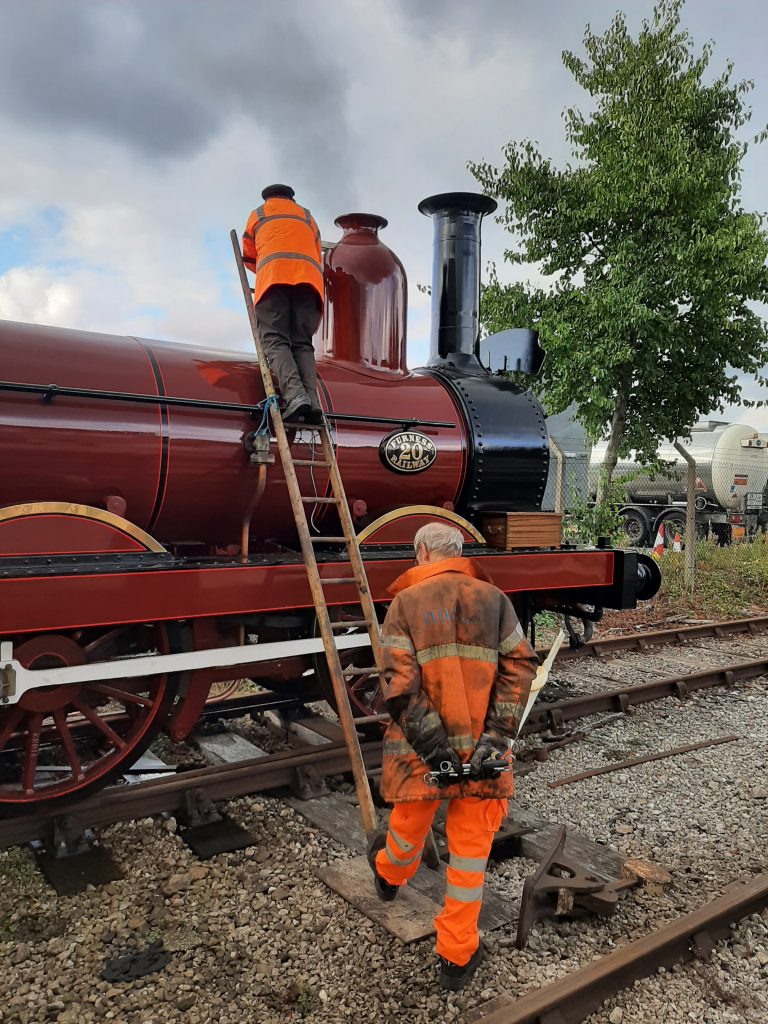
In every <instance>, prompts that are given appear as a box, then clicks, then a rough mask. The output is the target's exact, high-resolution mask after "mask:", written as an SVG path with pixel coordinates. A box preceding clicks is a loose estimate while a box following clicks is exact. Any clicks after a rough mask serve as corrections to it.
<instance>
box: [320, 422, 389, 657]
mask: <svg viewBox="0 0 768 1024" xmlns="http://www.w3.org/2000/svg"><path fill="white" fill-rule="evenodd" d="M321 438H322V442H323V455H324V458H325V460H326V462H327V463H328V464H329V476H330V481H331V489H332V491H333V494H334V495H335V497H336V498H337V499H338V500H337V508H338V512H339V520H340V522H341V529H342V533H343V534H344V537H345V539H346V541H347V549H348V551H349V562H350V568H351V569H352V572H353V574H354V576H355V580H356V586H357V592H358V595H359V597H360V604H361V607H362V610H363V618H364V619H368V621H369V622H370V626H368V635H369V637H370V640H371V650H372V653H373V660H374V664H375V665H376V668H377V669H378V670H379V672H381V669H382V658H381V629H380V627H379V621H378V618H377V616H376V608H375V606H374V603H373V598H372V597H371V590H370V587H369V585H368V577H367V575H366V572H365V564H364V562H363V556H362V554H361V553H360V545H359V544H358V542H357V535H356V533H355V526H354V523H353V522H352V515H351V513H350V511H349V504H348V502H347V495H346V492H345V491H344V483H343V481H342V479H341V473H340V472H339V466H338V463H337V462H336V459H335V457H334V452H333V442H332V441H331V438H330V434H329V431H328V429H327V428H325V429H323V430H322V431H321Z"/></svg>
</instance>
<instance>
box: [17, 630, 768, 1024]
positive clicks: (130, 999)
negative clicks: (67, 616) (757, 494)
mask: <svg viewBox="0 0 768 1024" xmlns="http://www.w3.org/2000/svg"><path fill="white" fill-rule="evenodd" d="M756 639H757V638H756ZM707 644H708V646H709V647H710V648H714V650H708V651H698V653H696V654H694V653H693V651H692V650H691V649H675V651H674V653H673V654H672V657H673V658H674V657H676V654H677V652H678V650H680V651H682V650H685V655H686V659H688V658H689V657H694V658H697V659H698V663H699V664H700V665H704V664H705V663H712V662H714V661H716V660H717V658H716V657H715V650H719V649H722V650H723V652H724V657H723V663H726V662H728V661H732V660H746V657H748V656H749V654H746V655H745V652H744V650H739V652H738V655H737V657H735V658H733V657H727V656H725V652H727V651H729V650H730V651H731V652H733V651H734V650H735V646H736V645H735V644H734V641H732V640H730V639H726V640H724V641H723V642H722V643H721V644H720V643H719V642H715V641H707ZM759 646H760V645H759V644H758V643H753V641H752V640H749V641H746V640H745V641H740V642H739V648H746V649H747V651H750V652H752V653H751V656H752V657H758V656H759V650H758V647H759ZM762 646H763V648H766V649H768V643H766V641H765V639H763V642H762ZM663 657H664V658H665V659H669V658H670V651H669V650H667V651H666V652H665V654H664V656H663ZM681 660H682V658H681ZM660 661H661V655H656V654H655V653H648V654H644V655H629V654H626V655H621V656H617V657H615V658H611V659H606V660H605V661H603V660H601V661H600V662H599V663H593V662H592V661H590V662H585V663H583V671H582V663H579V665H578V666H576V665H575V664H571V665H569V666H568V670H567V674H568V677H569V678H572V679H573V680H574V681H576V682H577V684H578V685H579V686H580V687H581V688H582V690H584V691H588V690H589V689H591V688H594V686H595V685H599V682H598V673H600V672H603V671H605V670H607V671H610V672H611V673H617V674H620V675H625V674H626V675H629V674H633V675H634V674H638V673H639V674H640V675H641V676H642V673H643V671H644V669H647V668H653V667H655V666H656V665H658V664H659V663H660ZM688 670H690V669H688ZM637 681H640V680H639V679H638V680H637ZM765 697H766V679H765V678H761V679H756V680H752V681H750V682H748V683H743V684H738V685H737V686H736V687H735V688H734V689H733V690H724V689H717V690H711V691H707V692H704V693H702V694H699V695H697V696H695V697H694V698H693V699H692V700H690V701H688V702H686V703H683V704H679V703H678V702H677V701H673V700H669V701H665V702H661V703H658V704H652V705H645V706H642V707H640V708H638V709H636V710H635V712H634V713H633V714H631V715H627V716H625V717H624V718H622V719H618V720H616V721H614V722H611V723H610V724H608V725H606V726H604V727H603V728H602V729H600V730H596V731H595V732H594V733H591V734H590V736H589V737H588V740H587V741H584V742H581V743H577V744H573V745H571V746H568V747H564V748H562V749H561V750H559V751H557V752H555V753H553V755H552V756H551V758H550V760H549V761H548V762H546V763H544V764H543V765H540V766H538V767H537V768H536V770H535V771H534V772H532V773H531V774H530V775H527V776H526V777H525V778H523V779H521V780H520V781H519V784H518V797H517V799H518V802H519V806H521V807H524V808H527V809H530V810H535V811H536V812H537V813H539V814H541V815H542V816H543V817H545V818H547V819H548V820H550V821H558V822H562V823H564V824H566V825H568V826H569V827H572V828H574V829H577V830H578V831H580V832H581V833H582V834H584V835H586V836H589V837H591V838H592V839H595V840H597V841H600V842H604V843H607V844H609V845H611V846H613V847H615V848H616V849H618V850H620V851H622V852H624V853H626V854H627V855H628V856H633V857H645V858H648V859H651V860H654V861H657V862H658V863H660V864H661V865H663V866H664V867H666V868H668V869H669V870H670V871H671V872H672V876H673V881H672V883H671V885H670V886H669V887H668V888H667V889H666V890H665V891H664V892H662V893H653V892H651V891H650V890H642V889H640V890H634V891H631V892H629V893H625V894H624V895H623V896H622V898H621V902H620V905H619V908H618V910H617V912H616V913H615V914H614V915H613V916H612V917H610V918H596V917H590V918H586V919H583V920H579V921H574V922H568V921H562V920H556V921H552V920H550V921H544V922H540V923H539V924H537V925H535V926H534V928H533V929H532V931H531V935H530V939H529V944H528V947H527V948H526V949H525V950H523V951H522V952H518V951H517V950H516V949H515V948H514V933H513V931H509V932H505V931H503V930H502V931H496V932H493V933H491V934H490V935H488V936H487V944H488V948H489V953H488V956H487V957H486V960H485V962H484V963H483V964H482V965H481V967H480V969H479V970H478V972H477V975H476V977H475V979H474V981H473V983H472V984H471V985H470V986H468V987H467V988H466V989H465V990H464V991H462V992H459V993H445V992H443V991H442V990H440V989H439V988H438V986H437V983H436V966H435V957H434V953H433V952H432V945H431V942H421V943H416V944H413V945H410V946H402V945H400V943H399V942H398V941H397V940H395V939H394V938H392V937H390V936H389V935H388V934H387V933H386V932H384V931H383V930H382V929H381V928H379V927H378V926H376V925H374V924H372V923H371V922H370V921H368V919H367V918H365V917H363V916H361V915H360V914H359V913H358V912H357V911H355V910H353V909H352V908H351V907H349V906H348V905H347V904H346V903H345V902H344V901H343V900H342V899H341V898H340V897H338V896H336V895H335V894H334V893H332V892H330V891H329V890H328V889H326V888H325V886H324V885H322V883H320V882H319V881H318V880H317V879H316V878H315V875H314V868H315V867H316V866H317V865H318V864H321V863H323V862H327V861H328V860H332V859H335V858H339V857H346V856H348V855H349V851H347V850H346V849H345V848H344V847H342V846H340V845H339V844H338V843H336V842H335V841H334V840H332V839H330V838H329V837H328V836H326V835H325V834H324V833H323V832H322V831H320V830H318V829H316V828H313V827H310V826H309V825H308V824H307V823H306V822H305V821H304V819H302V818H301V816H300V815H298V814H297V813H296V812H294V811H293V810H292V809H291V808H289V807H287V806H285V805H284V804H282V803H281V801H280V800H279V799H277V798H273V797H263V796H258V797H254V798H247V799H241V800H238V801H235V802H233V803H231V804H230V805H229V808H228V810H229V813H230V814H231V816H232V817H233V818H234V819H235V820H237V821H238V822H240V823H241V824H242V825H244V826H245V827H247V828H249V829H250V830H251V831H252V832H253V833H254V835H255V836H256V844H255V845H254V847H252V848H249V849H247V850H245V851H240V852H238V853H233V854H223V855H220V856H218V857H216V858H214V859H213V860H211V861H208V862H204V863H201V862H199V861H197V860H196V858H195V857H194V856H193V854H192V853H191V852H190V851H189V850H188V849H187V847H186V846H185V845H184V844H183V843H182V841H181V839H180V838H179V836H178V834H177V831H176V823H175V821H173V819H170V820H167V821H163V820H159V819H144V820H140V821H136V822H129V823H122V824H119V825H115V826H113V827H111V828H109V829H106V830H104V832H103V833H102V834H101V838H102V841H103V843H104V844H105V845H106V846H107V847H108V848H109V850H110V852H111V853H112V855H113V857H114V859H115V860H116V861H117V862H118V863H119V864H120V865H121V866H122V869H123V871H124V872H125V878H123V879H121V880H119V881H116V882H112V883H110V884H109V885H107V886H104V887H101V888H98V889H95V888H92V887H90V888H89V889H88V890H87V891H86V892H84V893H82V894H80V895H77V896H71V897H57V896H56V895H55V894H54V893H53V892H52V890H51V889H49V888H48V886H47V885H46V883H45V882H44V881H43V879H42V876H41V875H40V874H39V873H38V871H37V868H36V866H35V864H34V860H33V857H32V855H31V853H30V852H29V851H28V850H11V851H5V852H3V853H0V877H2V880H3V883H4V884H3V885H2V887H0V957H2V959H3V961H4V963H5V970H4V981H3V983H2V985H1V986H0V992H1V993H2V1010H0V1019H2V1021H3V1024H5V1022H9V1024H10V1022H14V1024H33V1022H34V1024H37V1022H49V1021H58V1022H61V1024H90V1022H95V1021H106V1020H109V1021H116V1022H119V1024H123V1022H125V1024H139V1022H146V1024H150V1022H152V1024H166V1022H171V1021H186V1022H189V1024H206V1022H209V1021H210V1022H214V1021H215V1022H216V1024H246V1022H247V1024H250V1022H255V1024H273V1022H274V1024H288V1022H293V1021H295V1022H299V1021H308V1022H310V1024H312V1022H318V1024H319V1022H323V1024H336V1022H344V1021H353V1020H354V1021H371V1022H374V1021H375V1022H377V1024H378V1022H388V1021H392V1022H394V1021H397V1022H398V1024H427V1022H429V1024H433V1022H437V1021H439V1022H440V1024H442V1022H444V1021H456V1022H463V1021H466V1020H468V1019H470V1018H471V1019H477V1015H478V1013H479V1014H482V1010H483V1005H484V1004H486V1003H488V1004H489V1006H490V1005H491V1003H492V1002H493V1001H495V1000H496V999H497V998H498V997H499V996H508V997H515V996H518V995H521V994H523V993H524V992H526V991H528V990H530V989H533V988H536V987H539V986H541V985H542V984H545V983H547V982H549V981H552V980H554V979H555V978H558V977H561V976H563V975H564V974H566V973H568V972H571V971H574V970H577V969H578V968H579V967H581V966H583V965H585V964H586V963H588V962H589V961H590V960H592V959H593V958H594V957H596V956H600V955H602V954H605V953H608V952H610V951H611V950H612V949H615V948H617V947H618V946H621V945H623V944H625V943H626V942H627V941H629V940H631V939H633V938H637V937H638V936H640V935H644V934H647V932H648V931H649V930H651V929H653V928H655V927H658V926H659V924H661V923H663V922H665V921H668V920H671V919H672V918H675V917H677V916H679V915H681V914H683V913H686V912H688V911H691V910H693V909H695V908H696V907H698V906H700V905H701V904H703V903H705V902H707V901H708V900H710V899H713V898H714V897H715V896H717V895H719V894H721V893H722V892H723V890H724V889H725V888H726V886H727V885H728V884H729V883H730V882H732V881H733V880H735V879H739V878H741V879H747V878H749V877H751V876H752V875H753V874H754V873H757V872H760V871H764V870H766V853H765V851H766V845H767V842H768V826H767V825H766V819H767V815H766V811H768V781H767V777H766V771H765V769H766V760H767V759H768V753H767V751H768V745H767V744H766V740H767V739H768V736H766V733H767V732H768V725H767V724H766V716H765V713H764V711H763V707H764V702H765ZM245 731H248V730H247V729H246V730H245ZM257 732H258V730H254V731H253V733H252V735H253V736H254V738H256V735H257ZM726 733H738V734H740V736H741V737H742V738H741V739H740V741H739V742H737V743H732V744H728V745H724V746H721V747H713V748H709V749H705V750H701V751H697V752H696V753H693V754H689V755H685V756H682V757H678V758H670V759H668V760H666V761H661V762H656V763H651V764H648V765H644V766H641V767H637V768H633V769H629V770H623V771H619V772H615V773H611V774H607V775H604V776H601V777H598V778H594V779H591V780H588V781H584V782H580V783H577V784H575V785H571V786H564V787H562V788H559V789H554V790H552V789H549V788H548V787H547V782H549V781H553V780H555V779H558V778H561V777H563V776H566V775H570V774H572V773H575V772H579V771H583V770H586V769H589V768H591V767H596V766H598V765H601V764H604V763H606V762H609V761H611V760H617V759H619V758H620V757H633V756H637V755H641V754H644V753H651V752H656V751H660V750H663V749H667V748H670V747H674V746H679V745H681V744H685V743H693V742H696V741H698V740H701V739H707V738H713V737H716V736H720V735H724V734H726ZM259 738H260V739H261V740H262V741H263V740H264V739H265V736H264V735H263V734H262V735H261V736H260V737H259ZM256 741H257V742H258V739H257V740H256ZM534 868H535V865H534V864H533V863H532V862H530V861H524V860H515V861H508V862H506V863H502V864H499V865H496V866H491V867H490V868H489V871H488V885H489V887H492V888H493V889H495V890H496V891H497V892H499V893H500V894H507V895H509V896H510V898H518V897H519V895H520V889H521V886H522V880H523V879H524V878H525V877H526V876H527V875H528V874H530V873H531V871H533V870H534ZM158 940H161V941H162V943H163V945H164V948H165V949H166V950H168V951H169V952H170V954H171V959H170V962H169V964H168V965H167V967H165V968H164V969H163V970H161V971H160V972H158V973H155V974H151V975H148V976H147V977H145V978H143V979H139V980H136V981H133V982H129V983H115V984H111V983H109V982H106V981H102V980H100V978H99V974H100V972H101V970H102V968H103V966H104V964H105V962H106V961H108V960H110V959H112V958H114V957H118V956H121V955H124V954H126V953H130V952H132V951H139V950H143V949H146V948H147V947H148V946H149V945H150V944H151V943H153V942H157V941H158ZM766 1019H768V914H763V915H762V916H756V917H753V918H750V919H748V920H746V921H743V922H740V923H739V924H738V925H737V926H736V927H735V928H734V929H733V930H732V934H731V937H730V938H729V939H728V940H727V941H724V942H722V943H720V944H718V946H717V947H716V949H715V952H714V953H713V954H712V956H711V958H710V959H709V960H707V961H700V962H695V963H692V964H689V965H685V966H682V967H677V968H674V969H672V970H671V971H665V972H664V973H661V974H657V975H654V976H653V977H651V978H648V979H645V980H643V981H640V982H639V983H637V984H636V985H635V986H634V987H632V988H630V989H629V990H627V991H626V992H624V993H621V994H620V995H619V996H618V997H616V998H615V999H614V1000H612V1001H610V1002H609V1003H608V1004H606V1005H605V1006H604V1007H603V1008H601V1010H600V1011H599V1012H598V1013H596V1014H595V1015H593V1016H592V1017H591V1018H589V1021H590V1024H597V1022H600V1024H605V1022H608V1021H610V1022H611V1024H656V1022H657V1021H662V1020H663V1021H664V1022H665V1024H683V1022H685V1024H690V1022H697V1024H734V1022H739V1024H741V1022H747V1024H752V1022H755V1024H757V1022H760V1024H765V1021H766Z"/></svg>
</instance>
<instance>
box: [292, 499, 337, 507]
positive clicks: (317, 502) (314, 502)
mask: <svg viewBox="0 0 768 1024" xmlns="http://www.w3.org/2000/svg"><path fill="white" fill-rule="evenodd" d="M301 500H302V501H303V502H304V504H305V505H335V504H337V502H336V499H335V498H304V497H302V499H301Z"/></svg>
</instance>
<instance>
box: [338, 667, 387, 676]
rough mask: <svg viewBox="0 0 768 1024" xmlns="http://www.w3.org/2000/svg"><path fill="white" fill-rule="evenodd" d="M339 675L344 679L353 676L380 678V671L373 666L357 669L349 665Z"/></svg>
mask: <svg viewBox="0 0 768 1024" xmlns="http://www.w3.org/2000/svg"><path fill="white" fill-rule="evenodd" d="M341 674H342V675H343V676H344V678H345V679H351V678H353V677H354V676H380V675H381V669H380V668H377V667H376V666H375V665H371V666H370V667H369V668H358V667H357V665H351V666H350V667H349V668H345V669H344V671H343V672H342V673H341Z"/></svg>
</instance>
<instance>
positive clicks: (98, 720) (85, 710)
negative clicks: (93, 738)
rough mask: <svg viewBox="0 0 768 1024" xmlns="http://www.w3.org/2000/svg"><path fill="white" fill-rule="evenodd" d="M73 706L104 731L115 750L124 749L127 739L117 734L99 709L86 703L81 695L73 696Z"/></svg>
mask: <svg viewBox="0 0 768 1024" xmlns="http://www.w3.org/2000/svg"><path fill="white" fill-rule="evenodd" d="M72 707H73V708H75V710H76V711H79V712H80V714H81V715H83V716H84V717H85V718H87V719H88V721H89V722H90V723H91V725H93V726H95V727H96V728H97V729H98V730H99V732H100V733H102V735H103V736H105V737H106V738H107V739H108V740H109V742H110V743H111V744H112V746H113V747H114V748H115V750H122V749H123V748H124V747H125V740H122V739H121V738H120V737H119V736H118V735H117V733H116V732H115V730H114V729H112V728H110V726H108V725H107V723H106V722H105V721H104V719H103V718H102V717H101V715H100V714H99V713H98V712H97V711H94V709H93V708H91V707H88V705H87V704H84V703H83V701H81V700H80V698H79V697H73V699H72Z"/></svg>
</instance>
